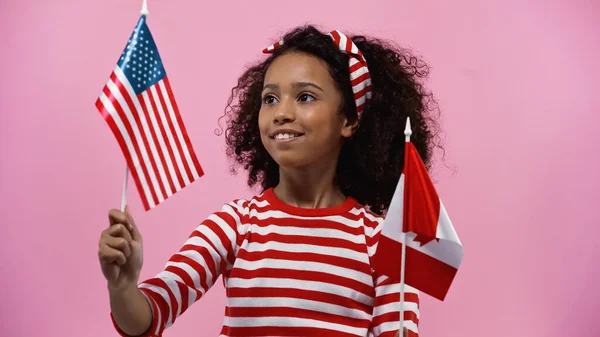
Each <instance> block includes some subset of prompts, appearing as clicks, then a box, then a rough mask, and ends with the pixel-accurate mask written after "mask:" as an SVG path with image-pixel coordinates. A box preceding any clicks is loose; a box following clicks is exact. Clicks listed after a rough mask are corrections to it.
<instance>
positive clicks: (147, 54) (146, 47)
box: [145, 47, 148, 56]
mask: <svg viewBox="0 0 600 337" xmlns="http://www.w3.org/2000/svg"><path fill="white" fill-rule="evenodd" d="M145 48H146V50H148V47H145ZM146 56H148V54H146Z"/></svg>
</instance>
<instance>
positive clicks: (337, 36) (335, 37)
mask: <svg viewBox="0 0 600 337" xmlns="http://www.w3.org/2000/svg"><path fill="white" fill-rule="evenodd" d="M331 36H332V37H333V42H335V45H336V46H337V47H338V48H340V49H341V46H340V41H341V37H340V34H339V33H338V32H337V31H336V30H334V31H333V32H331Z"/></svg>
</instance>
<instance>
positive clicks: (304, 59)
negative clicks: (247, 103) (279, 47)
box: [258, 52, 354, 168]
mask: <svg viewBox="0 0 600 337" xmlns="http://www.w3.org/2000/svg"><path fill="white" fill-rule="evenodd" d="M262 102H263V103H262V106H261V109H260V113H259V118H258V123H259V128H260V136H261V140H262V143H263V145H264V146H265V148H266V149H267V151H268V152H269V154H270V155H271V157H273V159H274V160H275V161H276V162H277V163H278V164H279V165H280V166H282V167H286V168H301V167H306V166H308V165H311V164H315V163H317V162H319V161H331V162H332V163H337V159H338V155H339V151H340V148H341V144H342V139H343V138H344V137H350V136H351V135H352V132H353V128H354V125H353V124H352V123H349V122H348V120H347V118H346V117H345V116H344V114H343V113H341V111H340V107H341V106H342V95H341V93H340V92H339V89H338V88H337V86H336V83H335V82H334V80H333V78H331V76H330V75H329V71H328V69H327V65H326V64H325V62H324V61H322V60H320V59H318V58H316V57H314V56H310V55H307V54H303V53H297V52H293V53H288V54H285V55H282V56H280V57H278V58H277V59H275V60H274V61H273V63H272V64H271V65H270V66H269V69H268V70H267V73H266V74H265V81H264V89H263V92H262Z"/></svg>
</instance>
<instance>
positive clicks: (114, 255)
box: [98, 245, 127, 266]
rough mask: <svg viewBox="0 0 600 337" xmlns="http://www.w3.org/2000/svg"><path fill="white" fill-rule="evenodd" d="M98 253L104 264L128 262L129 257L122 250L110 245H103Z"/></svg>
mask: <svg viewBox="0 0 600 337" xmlns="http://www.w3.org/2000/svg"><path fill="white" fill-rule="evenodd" d="M98 255H99V256H100V262H101V263H103V264H110V263H117V264H118V265H120V266H122V265H124V264H125V263H126V262H127V258H126V257H125V254H123V252H122V251H120V250H118V249H114V248H111V247H109V246H108V245H104V246H103V247H101V248H100V251H99V253H98Z"/></svg>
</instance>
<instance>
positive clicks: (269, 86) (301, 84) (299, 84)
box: [263, 82, 325, 92]
mask: <svg viewBox="0 0 600 337" xmlns="http://www.w3.org/2000/svg"><path fill="white" fill-rule="evenodd" d="M293 86H294V87H295V88H308V87H312V88H315V89H318V90H320V91H323V92H325V90H323V88H321V87H320V86H318V85H316V84H314V83H311V82H294V83H293ZM266 89H271V90H278V89H279V84H265V86H264V87H263V91H265V90H266Z"/></svg>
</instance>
